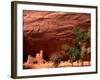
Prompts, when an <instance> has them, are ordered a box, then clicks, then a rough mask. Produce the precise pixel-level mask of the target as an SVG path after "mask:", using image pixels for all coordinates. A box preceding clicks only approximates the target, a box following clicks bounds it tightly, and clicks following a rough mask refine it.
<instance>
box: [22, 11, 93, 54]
mask: <svg viewBox="0 0 100 80" xmlns="http://www.w3.org/2000/svg"><path fill="white" fill-rule="evenodd" d="M90 23H91V15H90V14H88V13H69V12H49V11H29V10H24V12H23V31H24V36H23V42H24V45H23V46H24V52H26V53H30V52H32V50H36V51H37V52H39V51H40V50H43V52H44V53H43V54H44V56H45V55H46V56H50V55H51V54H52V53H54V52H56V51H61V46H62V45H63V44H68V45H71V46H72V45H73V39H74V35H73V32H72V29H73V28H75V27H80V28H81V29H82V30H83V31H87V30H88V29H89V28H90V26H91V24H90Z"/></svg>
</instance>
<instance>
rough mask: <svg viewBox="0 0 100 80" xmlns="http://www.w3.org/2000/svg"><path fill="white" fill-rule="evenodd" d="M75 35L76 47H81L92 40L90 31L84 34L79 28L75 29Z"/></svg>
mask: <svg viewBox="0 0 100 80" xmlns="http://www.w3.org/2000/svg"><path fill="white" fill-rule="evenodd" d="M73 33H74V35H75V39H74V44H75V46H76V47H79V46H80V45H81V43H82V42H86V41H87V40H90V31H88V32H82V31H81V29H80V28H79V27H76V28H74V29H73Z"/></svg>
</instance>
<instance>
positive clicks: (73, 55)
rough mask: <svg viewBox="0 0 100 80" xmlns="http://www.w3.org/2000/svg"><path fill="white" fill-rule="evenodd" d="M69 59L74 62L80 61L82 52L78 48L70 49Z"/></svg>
mask: <svg viewBox="0 0 100 80" xmlns="http://www.w3.org/2000/svg"><path fill="white" fill-rule="evenodd" d="M69 58H70V60H72V61H75V60H78V59H80V50H79V49H78V48H70V50H69Z"/></svg>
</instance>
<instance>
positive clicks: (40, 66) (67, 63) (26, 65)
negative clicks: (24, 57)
mask: <svg viewBox="0 0 100 80" xmlns="http://www.w3.org/2000/svg"><path fill="white" fill-rule="evenodd" d="M83 63H84V66H90V62H89V61H84V62H83ZM23 66H24V68H26V69H27V68H29V69H30V68H33V69H34V68H35V69H36V68H52V67H53V63H52V62H46V63H44V64H28V63H24V65H23ZM76 66H77V67H80V66H81V62H79V63H77V62H74V63H73V67H76ZM58 67H72V64H71V63H70V62H68V61H62V62H61V63H60V64H59V65H58Z"/></svg>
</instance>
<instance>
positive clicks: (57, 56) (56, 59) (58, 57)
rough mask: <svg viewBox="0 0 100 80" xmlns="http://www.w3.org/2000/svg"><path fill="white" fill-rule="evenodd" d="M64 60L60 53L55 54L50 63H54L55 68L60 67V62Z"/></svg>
mask: <svg viewBox="0 0 100 80" xmlns="http://www.w3.org/2000/svg"><path fill="white" fill-rule="evenodd" d="M61 60H62V56H61V55H60V54H58V53H54V54H53V55H52V56H51V57H50V61H52V62H53V63H54V67H58V65H59V64H60V61H61Z"/></svg>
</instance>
